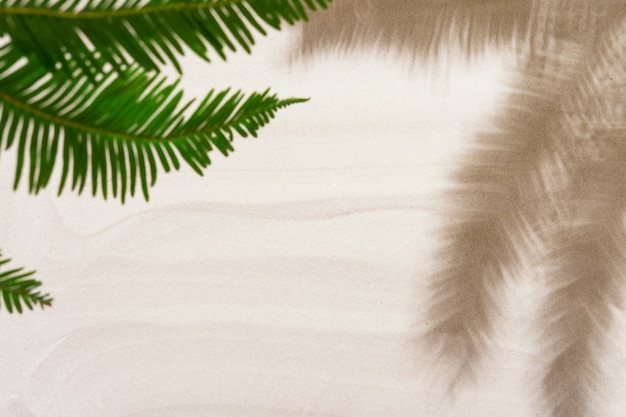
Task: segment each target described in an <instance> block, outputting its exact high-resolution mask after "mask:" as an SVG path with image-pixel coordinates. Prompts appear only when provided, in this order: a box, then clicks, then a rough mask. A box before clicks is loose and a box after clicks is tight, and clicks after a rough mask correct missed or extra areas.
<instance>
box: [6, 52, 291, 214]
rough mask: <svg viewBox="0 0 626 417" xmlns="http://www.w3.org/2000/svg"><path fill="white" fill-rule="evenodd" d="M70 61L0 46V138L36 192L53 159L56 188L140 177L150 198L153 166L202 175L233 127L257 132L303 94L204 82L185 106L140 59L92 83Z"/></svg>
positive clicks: (127, 189)
mask: <svg viewBox="0 0 626 417" xmlns="http://www.w3.org/2000/svg"><path fill="white" fill-rule="evenodd" d="M73 70H74V76H73V77H67V76H65V74H63V73H62V72H56V73H50V72H48V70H47V68H46V67H45V66H43V65H41V63H40V62H39V61H37V60H36V59H34V58H31V59H30V60H28V61H27V62H26V63H23V59H22V54H21V52H20V51H19V50H17V49H16V48H14V47H13V45H12V44H8V45H6V46H4V47H2V48H0V126H2V127H3V136H2V138H1V139H0V146H2V147H4V148H9V147H12V146H17V168H16V177H15V187H17V186H18V184H19V182H20V181H21V179H22V177H24V176H25V177H27V181H28V187H29V191H30V192H31V193H36V192H38V191H39V190H40V189H42V188H44V187H46V186H47V185H48V183H49V182H50V179H51V175H52V172H53V169H54V168H55V166H56V164H57V160H60V162H61V179H60V184H59V193H60V192H61V191H62V190H63V189H64V188H65V186H66V185H69V186H71V188H72V189H73V190H77V191H78V193H81V192H82V191H83V189H84V188H85V185H86V183H88V182H91V190H92V193H93V194H94V195H95V194H96V193H98V191H100V192H101V193H102V195H103V197H104V198H107V196H109V195H113V197H119V198H121V200H122V202H123V201H124V200H125V198H126V196H127V195H128V194H130V195H131V196H132V195H134V193H135V190H136V188H137V185H139V186H140V187H141V189H142V192H143V195H144V197H145V198H146V199H148V188H149V187H150V186H151V185H153V184H154V183H155V181H156V178H157V172H158V171H159V170H160V169H163V170H164V171H166V172H167V171H170V170H171V169H172V168H173V169H178V168H179V167H180V165H181V162H185V163H187V164H188V165H189V166H190V167H191V168H192V169H193V170H195V171H196V172H197V173H198V174H200V175H202V169H203V168H205V167H207V166H208V165H209V164H210V162H211V161H210V159H209V152H210V151H211V150H212V149H213V148H217V149H218V150H219V151H220V152H221V153H223V154H224V155H228V153H229V152H230V151H232V150H233V148H232V146H231V141H232V139H233V136H234V134H235V133H237V134H239V135H240V136H243V137H246V136H248V135H252V136H256V133H257V131H258V129H259V128H260V127H262V126H264V125H265V124H266V123H268V122H269V120H270V119H271V118H272V117H274V115H275V112H276V111H277V110H278V109H280V108H282V107H285V106H288V105H291V104H293V103H297V102H301V101H303V99H286V100H281V99H278V98H277V97H276V96H275V95H271V94H270V93H269V91H265V92H263V93H253V94H251V95H249V96H247V97H246V96H244V94H242V93H241V92H239V91H238V92H234V93H230V92H229V91H228V90H226V91H221V92H216V91H211V92H209V94H208V95H207V96H206V97H205V98H204V99H203V100H202V101H201V102H200V104H198V105H197V106H196V108H195V109H194V110H193V112H191V115H187V114H186V112H189V110H190V105H191V102H187V103H183V102H182V91H180V90H178V89H177V88H176V83H173V84H168V83H167V82H166V80H165V78H163V77H160V76H158V75H150V74H149V73H147V72H146V71H145V70H143V69H142V68H141V67H139V66H132V67H131V68H130V69H129V70H127V71H125V72H124V73H123V74H118V73H117V72H115V71H114V70H111V71H110V72H108V73H106V74H104V77H103V78H102V80H100V81H98V82H95V83H93V82H91V81H90V79H89V77H88V76H87V75H85V74H84V73H83V72H82V71H81V70H80V68H77V67H74V68H73ZM88 180H90V181H88Z"/></svg>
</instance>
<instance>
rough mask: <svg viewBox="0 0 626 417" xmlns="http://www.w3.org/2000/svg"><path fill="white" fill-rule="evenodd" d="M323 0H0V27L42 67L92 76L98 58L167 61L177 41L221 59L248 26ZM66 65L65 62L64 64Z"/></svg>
mask: <svg viewBox="0 0 626 417" xmlns="http://www.w3.org/2000/svg"><path fill="white" fill-rule="evenodd" d="M329 1H330V0H271V1H270V0H148V1H139V0H133V1H128V2H124V3H123V4H122V5H120V6H116V5H115V2H114V1H108V0H88V1H87V2H86V4H84V5H83V6H79V4H80V3H79V2H77V1H75V0H60V1H50V0H44V1H40V0H17V1H15V0H0V35H9V36H10V37H11V39H12V41H13V42H15V44H16V46H17V47H19V48H20V49H22V50H23V51H25V52H26V53H29V54H36V55H37V56H38V57H39V59H40V60H41V61H42V62H43V63H44V65H45V66H47V67H48V68H49V69H51V68H54V66H55V65H57V64H58V65H62V66H65V67H66V69H68V67H69V62H73V63H75V64H77V65H79V66H80V67H81V68H82V69H83V71H85V72H86V73H88V74H91V75H92V76H93V75H95V74H98V73H100V72H102V71H103V67H102V64H103V62H106V63H109V64H111V65H113V66H114V67H115V68H116V69H117V70H118V72H121V71H122V70H123V69H125V68H127V67H128V66H129V65H130V63H132V62H136V63H138V64H140V65H141V66H143V67H144V68H146V69H152V70H156V69H157V68H158V67H159V65H160V64H164V63H167V62H169V63H172V64H173V65H174V66H175V67H176V68H177V69H178V71H179V72H180V71H181V69H180V66H179V63H178V57H179V56H180V55H182V54H183V52H184V47H187V48H189V49H190V50H191V51H193V52H194V53H196V54H197V55H198V56H200V57H202V58H204V59H206V60H208V59H209V50H213V51H214V52H215V53H217V55H218V56H220V57H221V58H223V59H226V52H225V50H226V49H230V50H232V51H235V50H236V49H237V48H242V49H244V50H246V51H248V52H250V50H251V47H252V45H253V44H254V36H253V33H258V34H262V35H265V34H266V31H265V29H264V26H266V27H267V26H269V27H272V28H275V29H280V27H281V24H282V22H286V23H288V24H294V23H295V22H297V21H301V20H306V19H308V15H307V9H308V10H316V8H318V7H322V8H323V7H326V6H327V4H328V2H329ZM68 70H69V69H68Z"/></svg>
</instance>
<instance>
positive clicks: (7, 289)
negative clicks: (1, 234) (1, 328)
mask: <svg viewBox="0 0 626 417" xmlns="http://www.w3.org/2000/svg"><path fill="white" fill-rule="evenodd" d="M10 261H11V260H10V259H7V258H3V257H2V255H1V254H0V293H2V300H1V301H0V304H1V303H4V307H5V308H6V309H7V311H8V312H9V313H13V312H14V311H17V312H18V313H22V311H24V307H23V306H22V304H24V305H25V306H26V307H27V308H28V309H29V310H32V309H33V308H34V306H35V305H37V304H39V305H40V306H41V308H44V307H49V306H51V305H52V298H51V297H50V295H49V294H42V293H40V292H39V291H36V290H37V289H38V288H39V287H40V286H41V282H39V281H37V280H34V279H32V278H31V277H32V275H33V274H34V273H35V272H34V271H30V272H24V268H14V269H9V270H4V267H5V266H6V265H7V264H8V263H9V262H10Z"/></svg>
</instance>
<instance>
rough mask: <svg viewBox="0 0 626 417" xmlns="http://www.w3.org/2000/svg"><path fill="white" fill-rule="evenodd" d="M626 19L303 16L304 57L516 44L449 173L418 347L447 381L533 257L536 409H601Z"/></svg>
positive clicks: (479, 357) (619, 183) (625, 93)
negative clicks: (479, 124)
mask: <svg viewBox="0 0 626 417" xmlns="http://www.w3.org/2000/svg"><path fill="white" fill-rule="evenodd" d="M625 18H626V1H625V0H598V1H587V0H535V1H531V0H524V1H515V0H514V1H495V0H491V1H489V0H487V1H479V0H472V1H464V0H456V1H454V0H450V1H435V0H416V1H410V0H388V1H381V0H368V1H363V0H361V1H358V0H335V1H334V2H333V4H332V7H331V8H330V9H329V10H328V11H326V12H319V13H317V14H315V16H313V17H312V19H311V22H310V23H309V24H306V25H304V26H303V28H302V30H303V32H302V39H301V44H300V49H299V53H300V58H301V59H304V60H310V59H314V57H315V55H316V54H317V53H319V52H340V53H341V52H349V51H354V50H359V49H380V50H383V51H392V52H397V53H399V54H400V55H401V56H403V57H409V58H411V59H414V60H415V59H421V60H424V61H426V62H428V61H429V60H435V59H437V58H438V57H439V56H440V55H442V54H448V53H451V51H455V50H457V51H458V50H460V51H462V52H463V53H464V54H465V55H466V56H467V57H469V58H472V57H475V56H477V55H480V53H481V52H483V51H484V50H485V49H486V48H491V47H506V45H509V44H511V43H513V44H514V45H515V50H516V51H517V52H518V56H519V62H520V65H519V68H518V73H517V74H516V75H517V76H516V80H515V82H514V84H513V85H512V86H511V87H512V88H511V90H512V93H511V94H510V96H509V97H508V102H507V105H506V106H504V107H503V108H502V109H501V110H500V113H499V114H497V115H496V116H495V117H494V118H493V120H492V123H493V125H491V126H489V128H490V129H489V132H490V133H488V134H478V135H477V136H476V138H475V139H476V140H475V147H474V148H473V149H472V150H470V152H468V153H467V154H466V155H463V156H462V157H461V158H460V161H459V168H458V169H456V170H455V172H454V173H452V178H453V180H454V182H455V184H456V185H457V186H456V189H455V190H453V191H452V192H450V193H449V194H448V198H449V199H450V201H451V203H452V205H453V207H455V208H454V210H452V211H450V212H449V213H446V214H445V215H447V219H448V220H449V221H448V222H447V226H446V227H445V229H443V230H442V231H441V239H442V242H441V250H440V252H439V255H438V257H437V262H438V263H439V266H440V267H439V269H438V271H436V273H435V274H433V276H432V277H431V287H430V289H431V292H430V293H429V294H428V295H427V297H428V304H429V307H428V311H427V312H426V317H420V319H419V321H420V322H426V323H428V325H429V329H428V330H427V331H426V332H424V333H423V334H419V335H418V336H417V337H416V343H417V346H419V348H420V349H422V351H423V352H424V353H425V354H427V355H428V356H429V357H430V358H431V359H432V362H433V363H435V364H436V366H438V369H439V371H436V372H437V373H436V376H437V377H438V378H442V377H445V378H446V380H447V381H448V384H447V385H448V388H449V390H450V392H451V394H454V393H455V392H456V391H457V390H458V389H459V388H462V387H466V386H467V382H471V381H473V380H474V377H475V374H476V371H477V370H478V369H479V368H480V364H481V362H482V361H483V360H484V359H485V357H486V356H487V355H488V352H489V347H490V340H491V338H492V336H493V329H494V326H495V325H496V324H497V323H496V321H497V317H498V315H497V313H498V311H497V310H498V303H499V302H500V301H501V300H502V294H503V290H504V289H505V287H506V283H507V282H511V281H510V279H509V278H510V277H515V276H517V275H518V273H519V271H520V268H521V267H522V266H523V265H522V264H523V262H522V260H523V259H535V260H537V262H538V263H541V264H542V265H544V266H545V268H544V269H546V270H547V271H548V272H547V274H546V276H541V277H533V278H535V279H537V278H540V279H543V280H545V281H546V283H547V286H548V287H549V290H550V293H549V294H548V295H547V297H546V299H545V300H542V301H543V304H542V306H541V308H540V309H539V320H538V322H537V332H538V333H539V334H540V335H541V340H542V342H543V344H544V345H543V346H542V348H543V349H544V353H545V357H546V358H547V363H546V365H545V369H544V370H543V371H542V373H543V375H544V379H543V381H542V387H543V391H542V399H543V400H544V406H545V408H546V410H549V411H547V413H549V414H546V415H550V416H552V417H584V416H588V415H602V413H601V411H600V410H596V409H595V408H596V405H597V404H598V401H596V399H597V395H598V391H597V387H598V383H599V380H600V377H601V370H600V367H599V364H600V362H601V359H602V356H603V355H604V352H605V348H606V344H607V341H608V332H609V331H610V329H611V322H612V313H611V308H612V307H611V306H613V305H619V304H621V301H622V300H621V295H620V291H619V288H620V285H621V278H622V275H623V273H622V272H621V270H622V269H623V266H624V251H625V249H626V239H625V236H624V230H623V229H624V226H623V212H624V208H625V207H626V168H625V167H626V122H625V121H624V118H625V116H626V88H625V87H624V86H626V21H625ZM485 130H486V131H487V129H485ZM420 327H423V326H420ZM444 375H445V376H444ZM592 405H593V407H592ZM598 413H600V414H598Z"/></svg>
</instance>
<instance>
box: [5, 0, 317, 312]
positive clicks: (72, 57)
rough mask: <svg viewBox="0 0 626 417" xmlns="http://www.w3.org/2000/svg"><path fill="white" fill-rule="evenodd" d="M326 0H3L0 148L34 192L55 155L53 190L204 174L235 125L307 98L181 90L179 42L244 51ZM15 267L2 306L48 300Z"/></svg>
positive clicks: (124, 190)
mask: <svg viewBox="0 0 626 417" xmlns="http://www.w3.org/2000/svg"><path fill="white" fill-rule="evenodd" d="M80 3H85V4H83V5H81V6H79V4H80ZM328 3H329V0H202V1H201V0H187V1H183V0H144V1H142V0H130V1H126V2H116V1H115V0H88V1H86V2H82V1H80V0H57V1H50V0H16V1H8V0H0V35H1V36H4V37H5V40H6V42H5V43H3V44H2V46H0V150H7V149H9V148H11V147H13V148H16V150H17V151H16V155H17V156H16V158H17V164H16V173H15V180H14V187H15V188H17V187H18V185H19V183H20V182H26V183H27V184H28V191H29V192H30V193H34V194H36V193H37V192H39V191H40V190H41V189H43V188H45V187H46V186H48V185H49V183H50V182H51V178H52V176H53V172H54V169H55V167H57V169H58V168H59V167H58V165H60V181H59V185H58V192H59V194H60V193H61V192H62V191H63V189H65V188H67V187H69V188H71V189H72V190H74V191H76V192H77V193H79V194H80V193H82V192H83V191H84V189H85V188H86V187H87V188H91V191H92V194H93V195H96V194H101V195H102V197H103V198H105V199H106V198H108V197H109V196H112V197H114V198H119V199H120V201H121V202H122V203H123V202H124V201H125V199H126V198H127V197H128V196H129V195H130V196H134V195H135V192H136V191H137V188H138V187H141V191H142V194H143V196H144V198H145V199H146V200H148V198H149V191H148V190H149V188H150V187H151V186H153V185H154V184H155V181H156V178H157V174H158V172H159V171H160V170H162V171H164V172H169V171H171V170H177V169H179V168H180V167H181V164H183V163H185V164H187V165H188V166H189V167H191V168H192V169H193V170H194V171H195V172H197V173H198V174H200V175H202V173H203V169H204V168H206V167H207V166H208V165H209V164H210V163H211V160H210V159H209V152H210V151H212V150H213V149H214V148H215V149H217V150H219V151H220V152H221V153H222V154H223V155H225V156H227V155H228V154H229V152H231V151H232V150H233V147H232V145H231V142H232V141H233V138H234V135H235V134H238V135H239V136H242V137H247V136H256V135H257V131H258V130H259V129H260V128H261V127H263V126H265V125H266V124H267V123H269V121H270V119H272V118H273V117H274V115H275V113H276V111H277V110H279V109H281V108H283V107H286V106H289V105H291V104H294V103H299V102H302V101H306V100H305V99H298V98H290V99H279V98H277V97H276V96H275V95H273V94H270V92H269V90H266V91H264V92H262V93H258V92H255V93H252V94H248V95H246V94H244V93H242V92H240V91H236V92H231V91H230V90H229V89H227V90H225V91H219V92H218V91H214V90H211V91H209V92H208V93H207V94H206V95H205V97H204V98H203V99H202V100H201V101H200V102H199V103H198V104H196V103H193V100H192V101H183V92H182V91H181V90H180V89H179V88H178V87H177V85H178V82H177V81H174V82H168V81H167V79H166V78H165V77H163V76H160V75H159V71H160V69H161V67H162V65H164V64H172V65H174V67H175V68H176V69H177V70H178V71H179V72H182V69H181V67H180V64H179V58H180V56H181V55H182V54H183V53H184V52H185V50H191V51H192V52H193V53H195V54H197V55H198V56H200V57H202V58H204V59H205V60H207V61H208V60H209V55H210V54H211V52H213V53H216V54H217V55H218V56H220V57H221V58H222V59H226V52H225V51H226V50H231V51H235V50H237V49H243V50H245V51H246V52H248V53H249V52H250V51H251V48H252V46H253V45H254V42H255V41H254V34H261V35H265V34H266V29H265V28H268V27H271V28H274V29H277V30H279V29H280V28H281V25H282V24H283V22H285V23H287V24H290V25H291V24H294V23H296V22H298V21H303V20H307V19H308V15H307V12H308V11H311V10H316V9H318V8H326V6H327V4H328ZM0 265H1V264H0ZM19 271H21V270H14V271H9V272H7V273H5V274H8V275H6V277H5V275H4V274H3V275H0V276H1V277H5V278H6V279H7V280H9V281H8V282H9V284H8V285H10V287H8V288H9V289H4V288H0V290H2V291H4V293H3V294H4V297H5V298H4V300H5V305H6V307H7V310H8V311H9V312H12V311H13V309H14V308H15V309H16V310H17V311H20V312H21V311H22V307H21V304H20V300H22V301H23V302H24V303H25V304H26V305H27V306H28V307H29V308H31V304H32V303H40V304H41V305H42V306H43V305H49V304H50V303H51V301H52V299H50V298H48V296H47V295H46V296H39V295H38V293H33V292H32V291H33V290H34V288H36V287H37V286H39V285H40V283H39V282H38V281H34V280H23V279H24V278H26V277H28V276H30V275H31V274H32V273H28V274H26V275H18V276H17V278H16V276H14V275H15V274H19ZM1 282H3V281H0V283H1ZM8 291H13V292H8ZM20 291H21V292H20ZM16 294H17V295H16ZM28 297H34V298H28ZM37 297H39V298H37ZM29 303H31V304H29Z"/></svg>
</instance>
